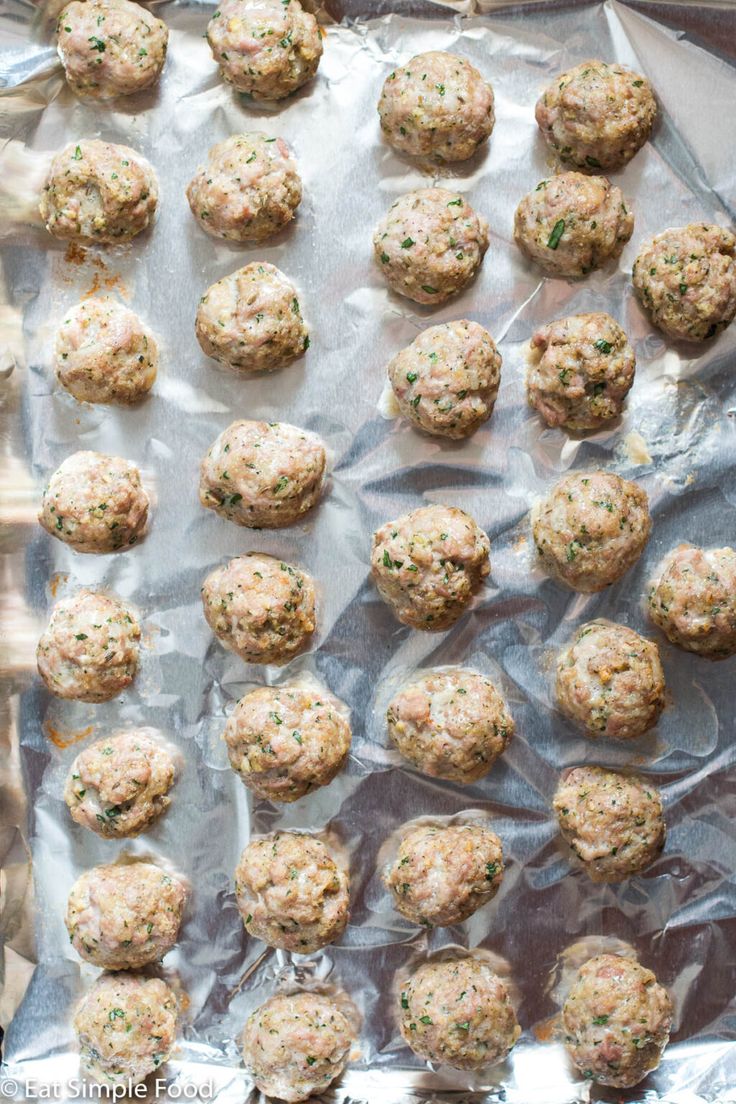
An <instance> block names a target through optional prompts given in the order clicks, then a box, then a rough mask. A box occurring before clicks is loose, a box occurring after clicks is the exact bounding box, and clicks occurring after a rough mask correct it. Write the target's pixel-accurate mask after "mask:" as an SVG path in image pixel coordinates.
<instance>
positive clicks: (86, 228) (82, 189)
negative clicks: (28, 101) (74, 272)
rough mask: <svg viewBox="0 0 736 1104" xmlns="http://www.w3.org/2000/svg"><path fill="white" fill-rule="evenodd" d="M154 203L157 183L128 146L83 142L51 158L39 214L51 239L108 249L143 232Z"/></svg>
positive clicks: (65, 148) (150, 216)
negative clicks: (51, 236) (108, 246)
mask: <svg viewBox="0 0 736 1104" xmlns="http://www.w3.org/2000/svg"><path fill="white" fill-rule="evenodd" d="M87 2H88V0H85V3H84V4H82V5H80V6H81V7H85V6H86V3H87ZM157 203H158V181H157V180H156V174H155V173H154V171H153V169H152V168H151V166H150V165H149V164H148V162H147V161H146V159H145V158H144V157H141V155H140V154H139V153H136V151H135V150H132V149H129V147H128V146H114V145H112V143H111V142H100V141H97V140H86V139H82V140H81V141H80V142H79V143H77V144H75V143H74V142H72V143H70V145H68V146H65V147H64V149H63V150H61V152H60V153H57V154H56V156H55V157H54V158H53V160H52V162H51V167H50V169H49V172H48V176H47V177H46V183H45V184H44V190H43V194H42V195H41V203H40V204H39V210H40V212H41V218H42V219H43V221H44V223H45V224H46V229H47V230H48V232H49V233H50V234H53V235H54V237H55V238H74V239H75V240H77V241H80V242H88V243H89V244H91V245H100V244H101V245H111V244H115V243H117V242H125V241H130V239H131V238H134V237H135V236H136V234H140V233H141V231H143V230H145V229H146V227H147V226H148V224H149V222H150V221H151V219H152V218H153V215H154V212H155V210H156V204H157Z"/></svg>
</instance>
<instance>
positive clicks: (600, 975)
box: [562, 954, 673, 1088]
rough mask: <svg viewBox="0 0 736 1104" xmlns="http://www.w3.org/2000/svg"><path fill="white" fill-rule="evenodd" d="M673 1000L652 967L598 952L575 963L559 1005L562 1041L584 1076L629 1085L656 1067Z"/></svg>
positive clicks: (670, 1023) (599, 1082) (667, 1031)
mask: <svg viewBox="0 0 736 1104" xmlns="http://www.w3.org/2000/svg"><path fill="white" fill-rule="evenodd" d="M672 1015H673V1009H672V1001H671V1000H670V996H669V993H668V992H667V990H666V989H664V988H663V987H662V986H661V985H660V984H659V983H658V981H657V979H656V977H655V976H654V974H653V973H652V971H651V970H647V969H646V967H644V966H640V965H639V963H638V962H634V961H633V960H632V959H630V958H623V957H622V956H621V955H613V954H602V955H596V957H595V958H591V959H588V961H587V962H586V963H585V964H584V965H583V966H582V967H581V968H580V970H579V972H578V976H577V980H576V981H575V984H574V985H573V987H572V989H571V990H570V994H569V996H568V998H567V1000H566V1001H565V1004H564V1007H563V1009H562V1016H563V1022H564V1027H565V1046H566V1048H567V1051H568V1053H569V1055H570V1057H571V1058H572V1060H573V1062H574V1063H575V1065H576V1066H577V1068H578V1069H579V1070H580V1072H581V1073H582V1074H583V1076H584V1077H588V1078H591V1079H592V1080H593V1081H596V1082H597V1083H598V1084H599V1085H612V1086H614V1087H616V1088H629V1087H630V1086H632V1085H637V1084H638V1083H639V1082H640V1081H641V1080H643V1078H644V1077H646V1075H647V1074H648V1073H649V1072H650V1071H651V1070H653V1069H656V1068H657V1066H658V1065H659V1063H660V1060H661V1057H662V1051H663V1050H664V1048H665V1047H666V1045H667V1043H668V1041H669V1037H670V1029H671V1027H672Z"/></svg>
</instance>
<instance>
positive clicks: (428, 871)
mask: <svg viewBox="0 0 736 1104" xmlns="http://www.w3.org/2000/svg"><path fill="white" fill-rule="evenodd" d="M502 877H503V849H502V847H501V841H500V839H499V838H498V836H497V835H496V834H495V832H492V831H491V830H490V829H489V828H487V827H486V826H485V825H483V824H450V825H447V826H446V827H438V826H436V825H426V824H425V825H420V826H418V827H415V828H413V829H412V830H411V831H409V832H408V833H407V834H406V835H405V836H404V838H403V839H402V841H401V844H400V846H399V849H398V851H397V853H396V856H395V858H394V860H393V862H392V863H391V865H390V866H389V867H388V869H387V870H386V871H385V872H384V875H383V880H384V883H385V885H386V888H387V889H388V890H390V892H391V893H392V895H393V898H394V905H395V907H396V908H397V909H398V911H399V912H400V913H401V915H402V916H405V917H406V918H407V920H412V921H413V922H414V923H415V924H425V925H426V926H427V927H434V926H437V927H442V928H447V927H450V926H451V925H452V924H460V923H462V921H463V920H467V918H468V917H469V916H472V914H473V913H474V912H476V911H477V910H478V909H479V908H481V906H482V905H485V904H486V902H487V901H490V900H491V898H492V897H495V895H496V893H497V892H498V889H499V887H500V885H501V879H502Z"/></svg>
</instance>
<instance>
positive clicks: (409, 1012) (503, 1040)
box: [399, 958, 521, 1070]
mask: <svg viewBox="0 0 736 1104" xmlns="http://www.w3.org/2000/svg"><path fill="white" fill-rule="evenodd" d="M400 1004H401V1008H400V1018H399V1026H400V1028H401V1034H402V1035H403V1037H404V1041H405V1042H406V1043H407V1044H408V1045H409V1046H410V1047H411V1049H412V1050H413V1051H414V1053H415V1054H418V1055H419V1057H420V1058H425V1059H426V1060H427V1061H429V1062H436V1063H438V1064H442V1063H444V1064H447V1065H448V1066H452V1067H453V1068H454V1069H467V1070H473V1069H481V1068H482V1067H484V1066H491V1065H495V1064H496V1063H497V1062H502V1061H503V1059H504V1058H505V1057H506V1055H507V1054H508V1053H509V1051H510V1050H511V1048H512V1047H513V1046H514V1044H515V1042H516V1040H517V1039H518V1038H519V1035H521V1028H520V1027H519V1024H518V1023H517V1021H516V1015H515V1013H514V1009H513V1008H512V1006H511V1001H510V1000H509V994H508V991H507V989H506V986H505V985H504V983H503V982H502V981H501V979H500V978H499V977H498V976H497V975H496V974H494V973H493V971H492V969H491V967H490V965H489V964H488V963H487V962H483V961H482V960H480V959H476V958H461V959H451V960H448V961H446V962H428V963H426V964H425V965H424V966H420V967H419V969H418V970H416V971H415V972H414V973H413V974H412V976H411V977H410V978H409V980H408V981H407V983H406V985H405V986H404V988H403V990H402V992H401V1001H400Z"/></svg>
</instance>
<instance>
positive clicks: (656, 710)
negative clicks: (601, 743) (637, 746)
mask: <svg viewBox="0 0 736 1104" xmlns="http://www.w3.org/2000/svg"><path fill="white" fill-rule="evenodd" d="M556 692H557V702H558V705H559V707H560V709H561V710H562V712H563V713H564V714H565V716H566V717H569V718H570V720H571V721H573V722H574V723H575V724H576V725H578V726H579V727H580V728H582V729H583V730H584V731H585V732H586V733H588V734H589V735H591V736H608V737H610V738H611V739H613V740H630V739H632V738H634V737H636V736H641V735H642V734H643V733H644V732H647V731H648V730H649V729H650V728H653V727H654V725H655V724H656V723H657V721H658V720H659V715H660V713H661V712H662V710H663V709H664V704H665V696H664V694H665V685H664V672H663V671H662V664H661V663H660V660H659V649H658V648H657V645H656V644H655V643H654V642H653V641H651V640H646V639H645V638H644V637H643V636H639V634H638V633H637V632H634V630H633V629H629V628H627V627H626V625H614V624H613V623H612V622H610V621H604V620H598V621H589V622H588V623H587V624H586V625H582V626H581V628H579V629H578V631H577V633H576V634H575V637H574V639H573V641H572V643H571V644H569V645H568V647H567V648H565V649H563V650H562V651H561V652H560V654H559V657H558V659H557V681H556Z"/></svg>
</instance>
